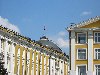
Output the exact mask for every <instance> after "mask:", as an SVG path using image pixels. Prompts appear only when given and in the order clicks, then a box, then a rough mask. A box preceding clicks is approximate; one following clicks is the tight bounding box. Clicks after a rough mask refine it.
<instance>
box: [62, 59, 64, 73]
mask: <svg viewBox="0 0 100 75" xmlns="http://www.w3.org/2000/svg"><path fill="white" fill-rule="evenodd" d="M62 64H63V67H62V72H63V73H62V75H64V60H63V63H62Z"/></svg>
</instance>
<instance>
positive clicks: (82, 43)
mask: <svg viewBox="0 0 100 75" xmlns="http://www.w3.org/2000/svg"><path fill="white" fill-rule="evenodd" d="M87 44H88V43H76V45H87Z"/></svg>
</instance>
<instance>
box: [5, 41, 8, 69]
mask: <svg viewBox="0 0 100 75" xmlns="http://www.w3.org/2000/svg"><path fill="white" fill-rule="evenodd" d="M7 52H8V42H7V40H5V43H4V62H5V64H4V67H5V68H7Z"/></svg>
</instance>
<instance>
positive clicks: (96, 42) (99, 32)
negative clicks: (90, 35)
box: [94, 32, 100, 43]
mask: <svg viewBox="0 0 100 75" xmlns="http://www.w3.org/2000/svg"><path fill="white" fill-rule="evenodd" d="M96 33H97V42H96V41H95V37H96V36H95V34H96ZM98 33H100V32H94V43H100V42H98Z"/></svg>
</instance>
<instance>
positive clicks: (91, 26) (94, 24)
mask: <svg viewBox="0 0 100 75" xmlns="http://www.w3.org/2000/svg"><path fill="white" fill-rule="evenodd" d="M95 27H100V20H99V21H96V22H94V23H91V24H88V25H85V26H82V27H80V28H95Z"/></svg>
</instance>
